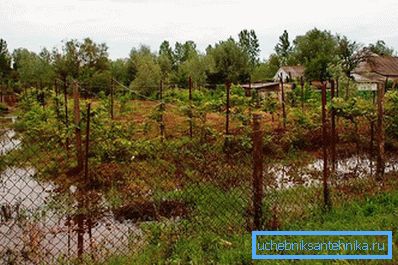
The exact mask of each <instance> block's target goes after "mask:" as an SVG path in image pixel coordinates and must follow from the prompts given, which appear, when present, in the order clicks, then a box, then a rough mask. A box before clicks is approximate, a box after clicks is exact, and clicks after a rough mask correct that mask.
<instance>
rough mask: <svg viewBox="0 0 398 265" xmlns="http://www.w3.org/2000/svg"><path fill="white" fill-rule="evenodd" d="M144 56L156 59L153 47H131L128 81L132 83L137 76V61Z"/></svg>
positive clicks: (128, 61)
mask: <svg viewBox="0 0 398 265" xmlns="http://www.w3.org/2000/svg"><path fill="white" fill-rule="evenodd" d="M143 56H147V57H152V58H153V59H155V55H153V54H152V52H151V49H150V48H149V47H148V46H145V45H141V46H140V47H139V48H138V49H137V48H132V49H131V51H130V56H129V59H128V60H127V76H128V79H127V81H128V83H131V82H132V81H133V80H134V79H135V78H136V75H137V71H138V65H137V63H138V61H139V58H140V57H143Z"/></svg>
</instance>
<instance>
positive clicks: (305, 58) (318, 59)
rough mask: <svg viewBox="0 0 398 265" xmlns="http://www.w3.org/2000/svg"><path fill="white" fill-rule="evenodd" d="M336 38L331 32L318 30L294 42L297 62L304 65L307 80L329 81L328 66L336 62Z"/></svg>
mask: <svg viewBox="0 0 398 265" xmlns="http://www.w3.org/2000/svg"><path fill="white" fill-rule="evenodd" d="M336 49H337V41H336V38H335V37H334V36H333V35H332V34H331V33H330V32H329V31H326V30H325V31H321V30H318V29H317V28H315V29H312V30H310V31H308V32H307V33H306V34H305V35H304V36H297V37H296V39H295V40H294V50H293V53H294V57H295V60H296V61H297V62H298V63H300V64H302V65H304V67H305V77H306V79H307V80H321V81H322V80H327V79H329V78H330V76H331V74H330V72H329V71H328V65H329V64H330V63H332V62H335V61H336V57H335V54H336Z"/></svg>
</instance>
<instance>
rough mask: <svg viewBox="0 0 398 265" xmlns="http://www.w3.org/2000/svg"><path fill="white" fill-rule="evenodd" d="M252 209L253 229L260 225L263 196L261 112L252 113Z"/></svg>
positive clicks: (258, 228)
mask: <svg viewBox="0 0 398 265" xmlns="http://www.w3.org/2000/svg"><path fill="white" fill-rule="evenodd" d="M252 137H253V140H252V141H253V209H254V216H253V218H254V222H253V223H254V229H255V230H260V229H261V226H262V216H263V212H262V201H263V197H264V180H263V132H262V129H261V114H258V113H255V114H253V136H252Z"/></svg>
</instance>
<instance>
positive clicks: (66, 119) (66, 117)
mask: <svg viewBox="0 0 398 265" xmlns="http://www.w3.org/2000/svg"><path fill="white" fill-rule="evenodd" d="M63 83H64V84H63V85H64V103H65V127H66V130H67V131H68V130H69V114H68V84H67V80H66V77H64V79H63ZM65 140H66V151H68V150H69V137H68V135H66V139H65Z"/></svg>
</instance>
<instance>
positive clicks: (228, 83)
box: [225, 81, 231, 135]
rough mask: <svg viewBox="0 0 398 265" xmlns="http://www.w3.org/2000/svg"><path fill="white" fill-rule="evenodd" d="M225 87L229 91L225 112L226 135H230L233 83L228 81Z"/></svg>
mask: <svg viewBox="0 0 398 265" xmlns="http://www.w3.org/2000/svg"><path fill="white" fill-rule="evenodd" d="M225 87H226V90H227V105H226V111H225V135H229V108H230V93H231V82H230V81H227V82H226V84H225Z"/></svg>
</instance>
